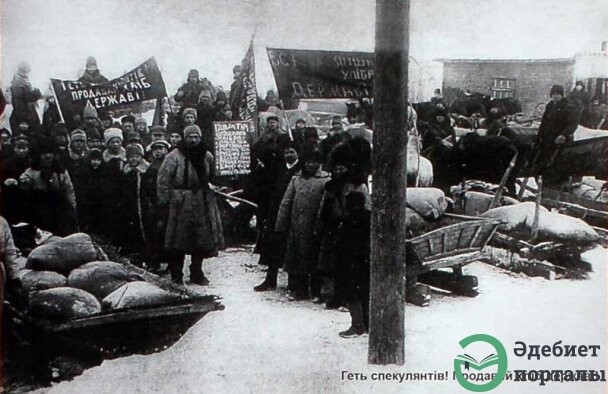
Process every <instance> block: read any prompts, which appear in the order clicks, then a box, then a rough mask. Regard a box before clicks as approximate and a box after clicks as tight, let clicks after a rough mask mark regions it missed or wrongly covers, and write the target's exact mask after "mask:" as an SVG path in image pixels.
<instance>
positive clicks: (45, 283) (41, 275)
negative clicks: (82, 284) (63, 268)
mask: <svg viewBox="0 0 608 394" xmlns="http://www.w3.org/2000/svg"><path fill="white" fill-rule="evenodd" d="M27 271H28V272H26V273H25V274H23V275H22V276H21V278H20V279H21V288H22V289H23V290H24V291H25V292H26V293H29V292H31V291H34V290H46V289H52V288H55V287H65V286H66V284H67V278H66V277H65V276H63V275H61V274H59V273H57V272H53V271H30V270H27Z"/></svg>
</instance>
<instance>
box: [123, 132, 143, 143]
mask: <svg viewBox="0 0 608 394" xmlns="http://www.w3.org/2000/svg"><path fill="white" fill-rule="evenodd" d="M125 139H126V140H127V143H129V142H131V141H141V135H139V133H138V132H137V131H129V132H128V133H127V135H126V136H125Z"/></svg>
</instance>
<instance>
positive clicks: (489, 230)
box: [406, 215, 501, 306]
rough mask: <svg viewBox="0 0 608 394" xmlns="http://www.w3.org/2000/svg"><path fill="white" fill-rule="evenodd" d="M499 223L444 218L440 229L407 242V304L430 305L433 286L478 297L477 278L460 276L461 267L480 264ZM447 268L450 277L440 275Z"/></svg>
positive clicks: (474, 219)
mask: <svg viewBox="0 0 608 394" xmlns="http://www.w3.org/2000/svg"><path fill="white" fill-rule="evenodd" d="M500 223H501V222H500V220H496V219H481V218H473V217H468V216H461V215H447V216H446V218H445V219H443V220H442V221H441V222H440V223H439V226H441V227H439V228H437V229H435V230H432V231H429V232H427V233H424V234H422V235H419V236H417V237H414V238H412V239H409V240H407V243H406V250H407V262H408V266H407V282H408V286H407V288H408V291H407V294H406V298H407V300H408V302H411V303H414V304H416V305H420V306H425V305H427V304H428V303H429V301H430V295H429V294H430V292H429V291H428V287H425V286H419V285H418V286H416V282H421V283H424V284H426V285H431V286H436V287H440V288H444V289H447V290H450V291H452V293H455V294H459V295H466V296H476V295H477V278H476V277H474V276H469V275H463V273H462V267H463V266H464V265H466V264H469V263H471V262H473V261H477V260H479V259H480V258H481V257H482V255H483V249H484V247H485V246H486V245H487V243H488V241H489V240H490V239H491V238H492V236H493V235H494V233H495V232H496V229H497V227H498V226H499V225H500ZM440 268H450V269H451V270H452V273H450V272H445V271H439V270H438V269H440Z"/></svg>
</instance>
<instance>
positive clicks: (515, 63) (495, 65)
mask: <svg viewBox="0 0 608 394" xmlns="http://www.w3.org/2000/svg"><path fill="white" fill-rule="evenodd" d="M437 61H439V62H441V63H443V83H442V87H443V91H444V95H445V99H446V100H447V102H448V103H451V102H452V101H453V100H454V98H455V97H449V95H450V92H453V91H454V90H455V89H460V90H467V89H468V90H470V91H471V92H479V93H483V94H485V95H488V96H492V97H495V98H504V97H514V98H516V99H517V100H519V101H520V102H521V103H522V106H523V112H524V113H526V114H534V113H535V109H536V108H537V107H538V106H539V104H546V103H547V102H548V101H549V91H550V89H551V86H552V85H555V84H559V85H562V86H563V87H564V89H565V90H566V92H569V91H570V90H571V89H572V87H573V76H574V63H575V60H574V59H573V58H567V59H525V60H484V59H437ZM537 112H538V111H537Z"/></svg>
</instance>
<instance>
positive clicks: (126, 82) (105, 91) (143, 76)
mask: <svg viewBox="0 0 608 394" xmlns="http://www.w3.org/2000/svg"><path fill="white" fill-rule="evenodd" d="M51 85H52V87H53V90H54V92H55V95H56V97H57V104H58V105H59V109H60V110H61V113H62V115H63V119H64V120H65V121H66V122H67V123H71V121H72V119H73V117H74V116H75V115H82V112H83V109H84V107H86V106H87V105H90V106H92V107H94V108H96V109H101V108H108V109H109V108H113V107H120V106H124V105H128V104H131V103H135V102H139V101H146V100H151V99H156V98H162V97H166V96H167V92H166V89H165V83H164V82H163V78H162V75H161V73H160V70H159V68H158V65H157V64H156V60H155V59H154V58H153V57H152V58H150V59H148V60H147V61H146V62H144V63H142V64H140V65H139V66H138V67H136V68H135V69H133V70H131V71H129V72H128V73H126V74H124V75H123V76H121V77H119V78H116V79H113V80H111V81H109V82H107V83H103V84H91V83H85V82H78V81H62V80H59V79H51Z"/></svg>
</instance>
